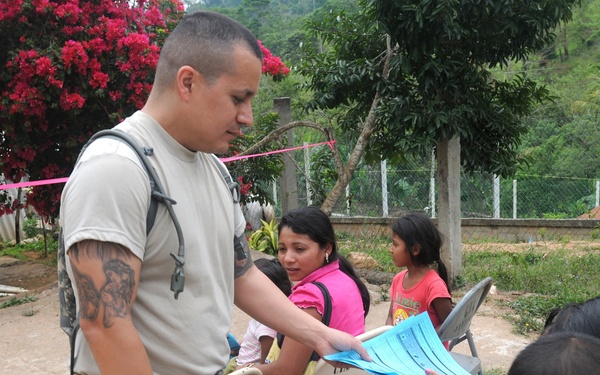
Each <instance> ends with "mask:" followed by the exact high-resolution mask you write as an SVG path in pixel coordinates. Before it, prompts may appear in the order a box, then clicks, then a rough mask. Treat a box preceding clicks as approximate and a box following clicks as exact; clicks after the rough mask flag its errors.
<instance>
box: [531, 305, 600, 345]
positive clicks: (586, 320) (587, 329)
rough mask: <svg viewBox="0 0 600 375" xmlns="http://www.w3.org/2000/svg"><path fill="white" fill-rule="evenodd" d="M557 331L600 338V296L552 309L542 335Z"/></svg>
mask: <svg viewBox="0 0 600 375" xmlns="http://www.w3.org/2000/svg"><path fill="white" fill-rule="evenodd" d="M555 332H581V333H585V334H588V335H591V336H595V337H597V338H599V339H600V296H599V297H595V298H592V299H589V300H587V301H585V302H582V303H569V304H566V305H565V306H563V307H558V308H554V309H552V310H551V311H550V313H549V314H548V317H547V318H546V323H545V324H544V331H543V332H542V335H546V334H549V333H555Z"/></svg>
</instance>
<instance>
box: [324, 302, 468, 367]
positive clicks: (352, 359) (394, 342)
mask: <svg viewBox="0 0 600 375" xmlns="http://www.w3.org/2000/svg"><path fill="white" fill-rule="evenodd" d="M363 346H364V347H365V348H366V349H367V351H368V352H369V355H370V356H371V358H372V359H373V361H372V362H367V361H365V360H363V359H361V358H360V356H359V355H358V353H356V352H355V351H353V350H351V351H345V352H339V353H335V354H330V355H326V356H325V357H324V358H325V359H327V360H329V361H339V362H344V363H348V364H351V365H353V366H356V367H358V368H361V369H363V370H365V371H367V372H369V373H371V374H381V375H414V374H425V369H432V370H435V371H437V372H438V373H439V374H444V375H469V373H468V372H467V371H465V370H464V369H463V368H462V367H460V365H459V364H458V363H457V362H456V361H455V360H454V358H452V356H451V355H450V353H449V352H448V350H446V348H445V347H444V345H443V344H442V342H441V341H440V339H439V338H438V335H437V333H436V332H435V329H434V328H433V324H432V323H431V319H430V318H429V315H428V314H427V312H424V313H421V314H419V315H417V316H413V317H410V318H408V319H406V320H405V321H403V322H402V323H400V324H398V325H396V326H394V327H393V328H390V329H389V330H387V331H386V332H384V333H382V334H380V335H378V336H376V337H374V338H372V339H370V340H367V341H365V342H364V343H363Z"/></svg>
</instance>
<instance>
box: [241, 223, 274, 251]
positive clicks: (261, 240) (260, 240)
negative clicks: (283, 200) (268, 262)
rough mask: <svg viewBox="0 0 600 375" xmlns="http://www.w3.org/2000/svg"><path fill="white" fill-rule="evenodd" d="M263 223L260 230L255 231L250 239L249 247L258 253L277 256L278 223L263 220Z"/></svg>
mask: <svg viewBox="0 0 600 375" xmlns="http://www.w3.org/2000/svg"><path fill="white" fill-rule="evenodd" d="M261 222H262V226H261V227H260V229H257V230H256V231H254V232H253V233H252V234H251V235H250V238H248V245H249V246H250V248H251V249H254V250H256V251H260V252H262V253H266V254H269V255H275V256H276V255H277V249H278V244H279V235H278V231H277V222H275V219H273V220H271V221H270V222H268V223H267V222H266V221H264V220H261Z"/></svg>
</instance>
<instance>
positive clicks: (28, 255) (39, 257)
mask: <svg viewBox="0 0 600 375" xmlns="http://www.w3.org/2000/svg"><path fill="white" fill-rule="evenodd" d="M57 248H58V242H57V241H56V240H54V239H53V238H52V237H51V236H48V256H47V257H46V256H45V255H46V254H45V252H46V247H45V245H44V240H40V241H35V242H31V243H20V244H18V245H9V243H7V242H5V243H2V244H0V256H8V257H12V258H16V259H19V260H22V261H40V262H42V263H44V264H46V265H49V266H55V265H56V249H57Z"/></svg>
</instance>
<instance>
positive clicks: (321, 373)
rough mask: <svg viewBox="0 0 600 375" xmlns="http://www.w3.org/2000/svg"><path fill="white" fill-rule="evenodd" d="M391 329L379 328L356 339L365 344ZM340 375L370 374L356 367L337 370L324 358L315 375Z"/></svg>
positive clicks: (319, 363) (388, 327)
mask: <svg viewBox="0 0 600 375" xmlns="http://www.w3.org/2000/svg"><path fill="white" fill-rule="evenodd" d="M390 328H392V326H381V327H377V328H374V329H372V330H370V331H368V332H365V333H363V334H360V335H358V336H356V338H357V339H359V340H360V341H363V342H364V341H367V340H369V339H372V338H373V337H376V336H378V335H381V334H382V333H384V332H385V331H387V330H388V329H390ZM340 373H342V374H344V375H364V374H368V372H366V371H365V370H362V369H359V368H356V367H351V368H347V369H339V368H335V367H333V366H332V365H330V364H329V363H327V362H325V360H323V358H321V359H319V361H318V362H317V366H316V367H315V373H314V375H332V374H340Z"/></svg>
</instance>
